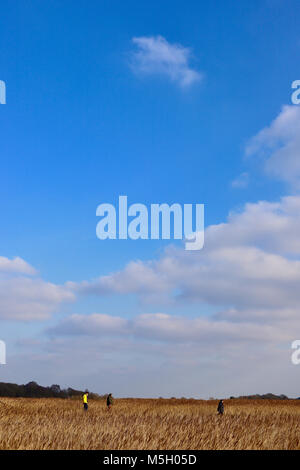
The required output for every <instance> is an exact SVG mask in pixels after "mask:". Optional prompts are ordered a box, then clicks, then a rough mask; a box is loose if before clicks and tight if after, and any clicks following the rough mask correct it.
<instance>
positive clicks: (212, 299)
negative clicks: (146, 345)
mask: <svg viewBox="0 0 300 470" xmlns="http://www.w3.org/2000/svg"><path fill="white" fill-rule="evenodd" d="M299 207H300V197H297V196H293V197H285V198H282V200H281V201H279V202H278V203H267V202H264V201H262V202H259V203H257V204H247V205H246V206H245V208H244V210H243V211H242V212H239V213H232V214H230V216H229V218H228V222H227V223H223V224H219V225H215V226H210V227H209V228H208V229H207V230H206V236H205V240H206V242H205V247H204V249H203V250H202V251H200V252H198V253H192V254H191V253H189V252H186V251H185V250H183V249H175V248H169V249H168V250H167V251H166V252H165V254H164V255H163V256H162V257H161V258H160V259H159V260H155V261H149V262H141V261H137V262H131V263H129V264H128V265H127V266H126V267H125V268H124V270H122V271H119V272H116V273H112V274H110V275H108V276H102V277H100V278H99V279H96V280H94V281H90V282H87V281H85V282H82V283H80V284H75V283H69V284H68V287H69V288H70V289H73V290H74V291H76V292H78V293H82V294H90V293H94V294H97V293H98V294H99V295H105V294H122V295H124V294H136V295H137V296H138V297H139V298H140V300H142V301H143V302H146V303H154V302H165V301H169V302H171V303H173V302H179V303H183V302H195V301H196V302H200V303H203V304H211V305H213V306H222V307H223V308H227V309H232V308H234V309H237V310H238V311H239V314H240V316H242V315H243V311H245V310H247V311H248V313H247V317H249V309H252V311H253V315H254V316H255V318H256V319H257V315H256V314H255V311H256V310H259V311H262V310H263V309H264V310H265V311H269V310H270V309H284V310H285V311H287V309H290V311H294V310H295V309H297V308H298V305H299V302H300V291H299V289H298V287H297V286H298V285H299V283H300V261H299V260H298V259H297V255H298V254H299V253H300V242H299V238H298V233H299V228H300V211H299V210H298V208H299Z"/></svg>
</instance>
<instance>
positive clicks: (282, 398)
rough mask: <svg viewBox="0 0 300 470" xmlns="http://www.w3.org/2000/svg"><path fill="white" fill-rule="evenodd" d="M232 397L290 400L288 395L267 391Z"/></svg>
mask: <svg viewBox="0 0 300 470" xmlns="http://www.w3.org/2000/svg"><path fill="white" fill-rule="evenodd" d="M230 398H238V399H241V398H247V399H248V400H252V399H253V400H289V397H287V396H286V395H274V394H273V393H265V394H264V395H258V394H257V395H247V396H242V397H230Z"/></svg>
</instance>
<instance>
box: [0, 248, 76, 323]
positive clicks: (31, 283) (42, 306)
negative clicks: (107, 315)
mask: <svg viewBox="0 0 300 470" xmlns="http://www.w3.org/2000/svg"><path fill="white" fill-rule="evenodd" d="M0 271H1V277H0V320H1V319H2V320H3V319H5V320H20V321H29V320H45V319H46V318H48V317H49V316H50V315H51V313H53V312H55V311H56V309H57V308H58V306H59V305H60V304H61V303H62V302H65V301H73V300H75V295H74V293H73V292H71V291H70V290H69V289H68V288H67V287H65V286H60V285H57V284H53V283H51V282H45V281H44V280H42V279H40V278H37V277H33V275H34V274H35V273H36V271H35V269H34V268H33V267H31V266H30V265H29V264H27V263H26V262H25V261H24V260H22V259H21V258H15V259H13V260H9V259H7V258H4V257H1V258H0ZM26 275H28V276H26ZM29 276H30V277H29Z"/></svg>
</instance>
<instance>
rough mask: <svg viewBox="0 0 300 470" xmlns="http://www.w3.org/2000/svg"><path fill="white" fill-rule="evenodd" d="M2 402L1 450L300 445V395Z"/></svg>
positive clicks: (261, 447) (184, 448)
mask: <svg viewBox="0 0 300 470" xmlns="http://www.w3.org/2000/svg"><path fill="white" fill-rule="evenodd" d="M224 403H225V414H224V415H223V416H218V415H217V413H216V408H217V402H216V401H213V400H211V401H204V400H176V399H170V400H163V399H159V400H154V399H153V400H152V399H120V400H115V404H114V406H113V408H112V410H111V411H110V412H108V411H107V410H106V406H105V402H104V401H103V400H100V401H92V400H90V403H89V410H88V412H87V413H84V411H83V409H82V404H81V403H80V402H79V401H74V400H63V399H52V398H48V399H28V398H27V399H26V398H1V399H0V449H2V450H3V449H98V450H117V449H119V450H125V449H147V450H150V449H154V450H163V449H178V450H180V449H182V450H196V449H300V400H299V401H297V400H283V401H280V400H246V399H243V400H237V399H235V400H225V402H224Z"/></svg>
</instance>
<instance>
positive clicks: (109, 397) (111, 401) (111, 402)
mask: <svg viewBox="0 0 300 470" xmlns="http://www.w3.org/2000/svg"><path fill="white" fill-rule="evenodd" d="M112 404H113V397H112V394H111V393H109V394H108V395H107V399H106V405H107V411H109V410H110V409H111V406H112Z"/></svg>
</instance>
